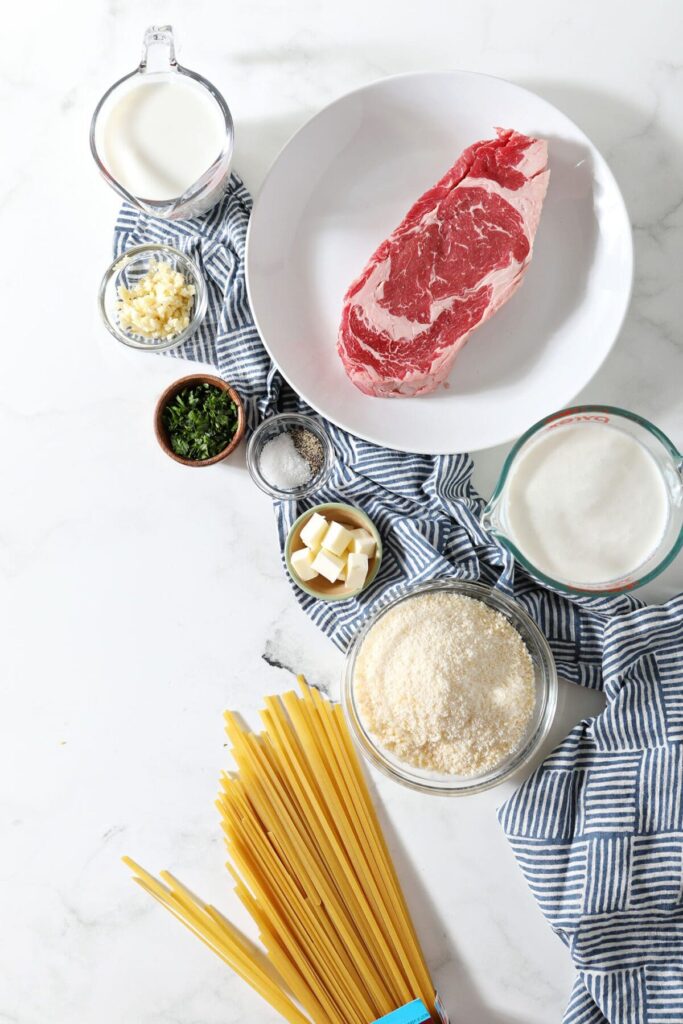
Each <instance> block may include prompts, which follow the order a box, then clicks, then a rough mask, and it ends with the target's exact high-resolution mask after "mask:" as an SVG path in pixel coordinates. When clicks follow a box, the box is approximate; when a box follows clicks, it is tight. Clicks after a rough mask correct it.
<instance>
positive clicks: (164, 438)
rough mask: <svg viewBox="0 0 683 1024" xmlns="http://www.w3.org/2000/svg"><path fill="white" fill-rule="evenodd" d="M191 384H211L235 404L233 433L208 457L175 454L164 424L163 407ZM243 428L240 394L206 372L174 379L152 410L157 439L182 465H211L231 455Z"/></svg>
mask: <svg viewBox="0 0 683 1024" xmlns="http://www.w3.org/2000/svg"><path fill="white" fill-rule="evenodd" d="M192 384H213V386H214V387H217V388H219V389H220V390H221V391H227V393H228V394H229V395H230V397H231V398H232V400H233V402H234V403H235V405H236V406H237V430H236V431H235V433H234V434H233V436H232V438H231V440H230V443H229V444H228V445H227V447H225V448H224V449H223V451H222V452H219V453H218V455H213V456H212V457H211V458H210V459H184V458H183V457H182V456H181V455H176V453H175V452H174V451H173V449H172V448H171V445H170V442H169V440H168V432H167V430H166V427H165V426H164V409H165V408H166V406H167V405H168V403H169V402H170V401H172V400H173V399H174V398H175V396H176V395H177V394H178V392H179V391H182V390H183V389H184V388H186V387H188V385H192ZM245 428H246V416H245V413H244V403H243V401H242V399H241V398H240V396H239V395H238V394H237V392H236V391H235V389H234V388H233V387H232V386H231V385H230V384H228V383H227V382H226V381H224V380H221V378H220V377H212V376H211V375H210V374H207V373H191V374H190V375H189V376H188V377H181V378H180V380H176V381H174V382H173V383H172V384H171V385H169V387H167V388H166V390H165V391H164V393H163V394H162V395H161V397H160V398H159V401H158V402H157V405H156V409H155V410H154V433H155V434H156V437H157V441H158V442H159V444H160V446H161V447H162V448H163V450H164V451H165V452H166V454H167V455H168V456H169V457H170V458H171V459H173V460H174V461H175V462H179V463H180V464H181V465H183V466H213V465H215V463H216V462H222V460H223V459H227V457H228V455H231V454H232V452H234V450H235V448H236V447H237V445H238V444H239V443H240V441H241V440H242V438H243V437H244V431H245Z"/></svg>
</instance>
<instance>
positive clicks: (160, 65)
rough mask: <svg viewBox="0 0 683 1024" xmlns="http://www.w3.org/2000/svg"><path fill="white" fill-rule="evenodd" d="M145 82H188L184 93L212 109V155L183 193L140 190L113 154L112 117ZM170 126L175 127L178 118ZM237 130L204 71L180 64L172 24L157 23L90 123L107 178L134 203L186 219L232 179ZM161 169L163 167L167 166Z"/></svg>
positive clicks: (209, 204) (158, 214) (213, 201)
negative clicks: (128, 182) (138, 56)
mask: <svg viewBox="0 0 683 1024" xmlns="http://www.w3.org/2000/svg"><path fill="white" fill-rule="evenodd" d="M141 85H176V86H183V87H184V89H183V90H182V91H183V92H184V94H185V95H187V92H188V91H189V92H190V93H191V94H193V95H194V97H195V98H196V99H201V101H202V102H203V103H204V104H205V105H206V108H207V111H208V113H209V114H210V120H211V125H212V134H211V144H212V149H211V156H210V157H209V158H207V160H206V166H205V167H201V168H200V169H199V172H198V175H197V177H196V179H195V180H193V181H188V182H187V184H186V186H185V187H184V188H183V190H182V194H180V195H177V196H176V195H173V196H172V197H171V198H168V197H166V196H164V198H158V197H154V196H151V197H150V196H144V195H137V194H135V192H134V191H133V190H131V188H130V187H126V184H125V183H124V182H123V181H121V180H120V177H121V175H120V174H119V175H118V176H117V173H116V172H115V171H114V169H113V167H112V160H111V158H110V157H109V156H108V148H107V132H108V131H109V130H110V124H111V118H112V116H113V115H114V116H120V115H118V114H117V111H120V110H121V105H122V102H123V101H125V100H126V98H127V97H130V96H131V95H132V94H133V92H134V90H136V89H138V88H139V86H141ZM165 128H166V130H167V131H169V132H172V131H173V123H172V119H169V123H168V125H167V126H165ZM233 134H234V131H233V123H232V116H231V114H230V110H229V109H228V105H227V103H226V102H225V100H224V99H223V97H222V96H221V94H220V93H219V92H218V90H217V89H216V88H215V86H213V85H212V84H211V82H208V81H207V80H206V79H205V78H202V76H201V75H198V74H197V73H196V72H194V71H188V69H187V68H183V67H181V66H180V64H178V62H177V60H176V57H175V44H174V38H173V29H172V28H171V26H170V25H163V26H156V25H153V26H152V27H151V28H148V29H147V31H146V32H145V35H144V40H143V48H142V59H141V61H140V64H139V66H138V67H137V68H136V69H135V71H132V72H130V74H128V75H124V77H123V78H121V79H119V81H118V82H115V83H114V85H112V86H111V88H110V89H108V90H107V92H106V93H105V94H104V96H103V97H102V99H101V100H100V102H99V103H98V104H97V107H96V108H95V112H94V114H93V117H92V122H91V125H90V149H91V152H92V155H93V157H94V158H95V163H96V164H97V166H98V168H99V170H100V173H101V174H102V176H103V178H104V179H105V181H107V182H108V183H109V185H111V187H112V188H113V189H114V190H115V191H116V192H118V194H119V195H120V196H122V197H123V198H124V199H126V200H128V202H129V203H132V204H133V206H137V207H138V208H139V209H140V210H143V211H144V212H145V213H149V214H152V215H153V216H154V217H161V218H163V219H165V220H185V219H187V218H189V217H197V216H199V215H200V214H202V213H205V212H206V211H207V210H210V209H211V207H212V206H215V204H216V203H217V202H218V201H219V200H220V199H221V197H222V196H223V194H224V192H225V189H226V188H227V185H228V181H229V179H230V167H231V163H232V151H233ZM214 137H215V138H214ZM214 141H215V147H214V146H213V143H214ZM180 145H181V140H179V146H180ZM214 149H215V152H214ZM159 171H160V172H163V168H159Z"/></svg>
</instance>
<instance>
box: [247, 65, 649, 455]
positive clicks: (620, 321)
mask: <svg viewBox="0 0 683 1024" xmlns="http://www.w3.org/2000/svg"><path fill="white" fill-rule="evenodd" d="M435 75H468V76H469V77H472V78H482V79H488V80H489V81H494V82H503V83H504V84H505V85H506V86H509V87H510V88H512V89H514V90H517V91H518V92H520V93H523V94H524V95H526V96H533V98H534V99H535V100H537V101H539V102H540V103H541V104H543V106H545V107H547V108H548V109H549V110H551V111H554V112H555V113H559V114H561V115H562V117H564V118H566V120H567V121H568V122H569V123H570V124H571V125H572V127H573V128H574V129H575V131H576V132H577V133H578V134H579V136H581V137H582V138H583V139H584V140H585V141H586V142H587V143H588V145H589V147H590V149H591V151H592V153H593V154H594V157H595V158H596V159H597V160H599V161H600V164H601V172H602V173H603V174H604V175H605V177H606V178H607V179H608V180H609V182H610V185H611V186H612V188H613V192H614V197H615V199H616V200H617V202H618V204H619V212H620V215H621V216H622V217H623V219H624V222H625V224H626V226H627V227H628V231H627V232H626V237H627V238H628V242H629V246H628V253H627V254H626V253H623V254H622V255H623V256H625V257H627V258H628V283H627V286H626V287H625V288H624V291H623V295H622V308H621V309H620V311H619V315H618V317H617V321H616V322H617V328H616V330H615V331H614V337H613V338H612V340H611V342H610V343H609V345H607V346H606V347H605V350H604V352H603V355H602V358H601V359H600V361H599V362H598V363H596V364H595V366H594V368H593V372H592V373H591V375H590V377H588V378H587V379H586V380H585V381H584V383H583V385H582V388H584V387H586V385H587V384H588V383H589V382H590V381H591V380H592V379H593V377H595V376H596V374H597V373H598V372H599V370H600V368H601V367H602V366H603V365H604V363H605V361H606V360H607V357H608V356H609V354H610V352H611V351H612V349H613V348H614V346H615V344H616V342H617V340H618V338H619V335H620V334H621V331H622V329H623V326H624V322H625V320H626V316H627V313H628V311H629V308H630V305H631V298H632V295H633V283H634V245H633V225H632V224H631V218H630V216H629V212H628V208H627V206H626V201H625V199H624V196H623V193H622V191H621V188H620V187H619V183H618V182H617V179H616V178H615V176H614V173H613V171H612V168H611V167H610V166H609V164H608V163H607V161H606V160H605V158H604V156H603V155H602V153H601V151H600V150H599V149H598V147H597V146H596V145H595V143H594V142H593V141H592V140H591V139H590V138H589V137H588V136H587V135H586V133H585V132H584V131H583V129H582V128H581V127H580V126H579V125H578V124H577V123H576V122H575V121H574V120H573V119H572V118H571V117H569V115H568V114H565V112H564V111H563V110H560V109H559V107H556V106H555V104H554V103H551V102H550V100H547V99H545V97H544V96H540V95H539V94H538V93H537V92H534V91H533V89H527V88H526V86H523V85H519V84H518V83H517V82H511V81H510V80H509V79H507V78H503V77H502V76H501V75H491V74H488V73H485V72H481V71H470V70H465V69H460V68H445V69H430V70H423V71H402V72H398V73H397V74H394V75H381V76H379V77H378V78H374V79H372V80H371V81H370V82H365V83H364V84H363V85H359V86H357V87H356V88H355V89H350V90H348V91H347V92H345V93H343V94H342V95H341V96H337V97H336V99H333V100H331V101H330V102H329V103H326V104H325V106H323V107H321V108H320V110H317V111H316V112H315V113H314V114H312V115H311V116H310V117H309V118H308V119H307V120H306V121H304V123H303V124H302V125H300V126H299V128H297V129H296V131H295V132H293V133H292V135H290V137H289V138H288V139H287V141H286V142H285V143H284V144H283V145H282V146H281V147H280V149H279V150H278V152H277V154H276V156H275V157H274V159H273V161H272V163H271V165H270V167H269V168H268V170H267V172H266V174H265V176H264V178H263V181H262V182H261V184H260V186H259V188H258V189H257V190H256V193H255V195H254V199H253V204H252V210H251V215H250V217H249V224H248V226H247V234H246V240H245V259H244V266H245V280H246V286H247V297H248V299H249V308H250V309H251V314H252V317H253V318H254V324H255V326H256V329H257V331H258V334H259V338H260V339H261V342H262V344H263V346H264V348H265V350H266V352H267V353H268V356H269V358H270V360H271V362H272V363H273V364H274V365H275V368H276V369H277V370H278V372H279V373H280V374H281V375H282V377H284V379H285V380H286V381H287V383H288V384H289V386H290V387H291V388H292V389H293V390H294V391H295V392H296V394H297V395H299V397H300V398H302V399H303V400H304V402H306V404H307V405H309V406H310V407H311V409H313V410H314V412H317V413H318V415H319V416H321V417H322V418H323V419H324V420H327V421H328V422H330V423H332V424H334V426H336V427H338V428H339V429H340V430H344V431H346V432H347V433H349V434H351V435H353V436H354V437H358V438H360V439H361V440H363V441H368V442H370V443H371V444H376V445H378V446H379V447H381V448H387V449H389V450H390V451H398V452H405V453H407V454H410V455H455V454H461V451H460V450H459V449H458V450H456V451H452V450H451V449H448V450H446V449H440V450H438V451H429V452H425V451H424V449H423V448H412V447H409V446H407V445H402V446H401V447H400V448H397V447H395V446H392V445H389V444H387V442H386V441H385V440H384V439H381V440H380V439H379V438H377V437H371V436H370V435H369V434H367V433H365V432H362V431H359V430H356V429H355V428H353V427H350V426H349V425H348V424H346V423H341V422H339V420H338V419H336V418H334V417H332V416H330V415H329V413H327V412H325V411H324V410H323V409H321V408H320V407H319V406H318V405H317V404H316V402H315V401H314V400H313V399H312V398H311V397H310V396H308V395H305V394H303V392H302V391H301V390H300V389H299V388H298V387H297V386H296V385H295V384H293V383H292V382H291V380H290V379H289V376H288V375H287V373H285V371H284V370H283V368H282V367H281V366H280V363H279V362H278V360H277V358H276V357H275V356H274V355H273V353H272V351H271V349H270V346H269V345H268V342H267V341H266V338H265V334H264V332H263V330H262V329H261V325H260V324H259V320H258V316H257V313H256V310H255V308H254V303H253V301H252V289H251V284H250V269H249V268H250V259H249V255H250V242H251V233H252V225H253V223H254V215H255V213H256V210H257V205H258V201H259V199H260V197H261V194H262V193H263V192H264V191H265V189H266V187H267V186H268V184H269V182H270V179H271V177H272V176H273V174H274V172H275V169H276V167H277V165H278V163H279V162H280V158H281V157H282V155H283V154H284V152H285V151H286V150H287V149H288V148H289V147H290V146H291V145H292V144H293V143H294V141H295V140H296V139H297V138H298V136H299V135H300V134H301V133H302V132H304V131H305V130H307V129H308V128H309V126H310V125H311V124H312V123H313V122H314V121H317V120H318V118H321V117H323V116H325V115H326V114H327V113H328V112H329V111H330V110H331V109H332V108H333V107H335V106H337V104H340V103H343V102H344V101H345V100H347V99H348V98H349V97H351V96H356V95H357V94H358V93H362V92H366V91H370V90H371V89H374V88H377V87H378V86H379V85H382V84H385V83H387V82H393V81H399V80H407V79H413V80H414V79H418V78H429V77H433V76H435ZM582 388H579V390H578V391H576V390H575V389H573V388H572V390H571V392H570V393H569V394H567V396H566V398H564V399H563V401H562V403H561V405H560V406H559V408H558V409H557V410H549V412H548V413H547V415H551V413H552V412H554V411H559V409H562V408H565V407H566V406H568V405H569V404H570V403H571V402H572V400H573V399H574V398H575V397H576V395H577V394H579V393H580V391H581V390H582ZM389 401H391V399H389ZM397 401H400V399H397ZM531 425H532V424H529V426H531ZM522 433H523V431H522ZM519 436H521V434H517V433H513V434H510V435H509V436H506V437H504V438H502V439H501V440H499V441H497V442H496V444H494V445H484V446H481V447H478V448H475V447H474V446H472V445H470V446H469V449H468V450H469V451H470V452H472V451H486V450H487V449H488V448H495V447H497V446H498V445H505V444H510V443H512V442H513V441H514V440H516V438H517V437H519Z"/></svg>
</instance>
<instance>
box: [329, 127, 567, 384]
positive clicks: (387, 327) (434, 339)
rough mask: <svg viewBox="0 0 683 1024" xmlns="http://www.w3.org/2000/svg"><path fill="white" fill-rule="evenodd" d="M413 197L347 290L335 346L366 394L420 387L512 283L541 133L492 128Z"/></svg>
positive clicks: (519, 264)
mask: <svg viewBox="0 0 683 1024" xmlns="http://www.w3.org/2000/svg"><path fill="white" fill-rule="evenodd" d="M496 131H497V133H498V137H497V138H496V139H486V140H485V141H483V142H475V143H474V145H472V146H469V148H468V149H466V150H465V151H464V153H463V154H462V156H461V157H460V158H459V159H458V160H457V161H456V163H455V164H454V165H453V167H451V169H450V170H449V171H448V172H447V174H445V175H444V177H443V178H442V179H441V181H439V182H438V183H437V184H436V185H434V187H433V188H430V189H429V191H428V192H425V194H424V195H423V196H422V197H421V198H420V199H418V200H417V202H416V203H415V204H414V206H413V207H412V209H411V210H410V211H409V213H408V214H407V215H406V217H405V218H404V219H403V221H402V222H401V223H400V224H399V226H398V227H397V228H396V230H395V231H394V232H393V234H391V235H390V236H389V238H387V240H386V241H385V242H382V244H381V245H380V247H379V248H378V249H377V251H376V252H375V254H374V256H373V257H372V258H371V260H370V262H369V263H368V265H367V266H366V268H365V270H364V271H363V273H362V274H361V275H360V277H359V278H357V279H356V280H355V281H354V282H353V284H352V285H351V287H350V288H349V290H348V291H347V293H346V295H345V297H344V309H343V312H342V321H341V326H340V328H339V338H338V341H337V348H338V350H339V355H340V357H341V360H342V362H343V364H344V367H345V369H346V372H347V374H348V375H349V377H350V378H351V380H352V381H353V383H354V384H355V385H356V387H357V388H360V390H361V391H363V392H365V394H366V395H377V396H379V397H397V398H400V397H406V396H411V395H425V394H427V393H428V392H429V391H434V390H435V388H437V387H438V386H439V384H441V383H442V382H443V381H445V380H446V378H447V377H448V374H449V372H450V369H451V367H452V365H453V361H454V359H455V357H456V355H457V353H458V352H459V350H460V349H461V348H462V346H463V345H464V344H465V342H466V341H467V339H468V337H469V335H470V332H471V331H473V330H474V328H475V327H478V326H479V324H483V323H484V322H485V321H486V320H488V319H489V317H491V316H493V314H494V313H495V312H496V310H497V309H499V308H500V307H501V306H502V305H503V303H504V302H507V300H508V299H509V298H510V296H511V295H512V294H513V292H514V291H515V290H516V288H517V287H518V286H519V284H520V282H521V280H522V276H523V274H524V272H525V270H526V268H527V266H528V265H529V261H530V260H531V248H532V245H533V241H534V236H535V234H536V229H537V227H538V222H539V219H540V216H541V207H542V205H543V199H544V197H545V193H546V189H547V187H548V176H549V171H548V146H547V143H546V142H544V141H543V140H542V139H532V138H529V137H528V136H527V135H520V134H519V132H515V131H511V130H509V129H504V128H497V129H496Z"/></svg>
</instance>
